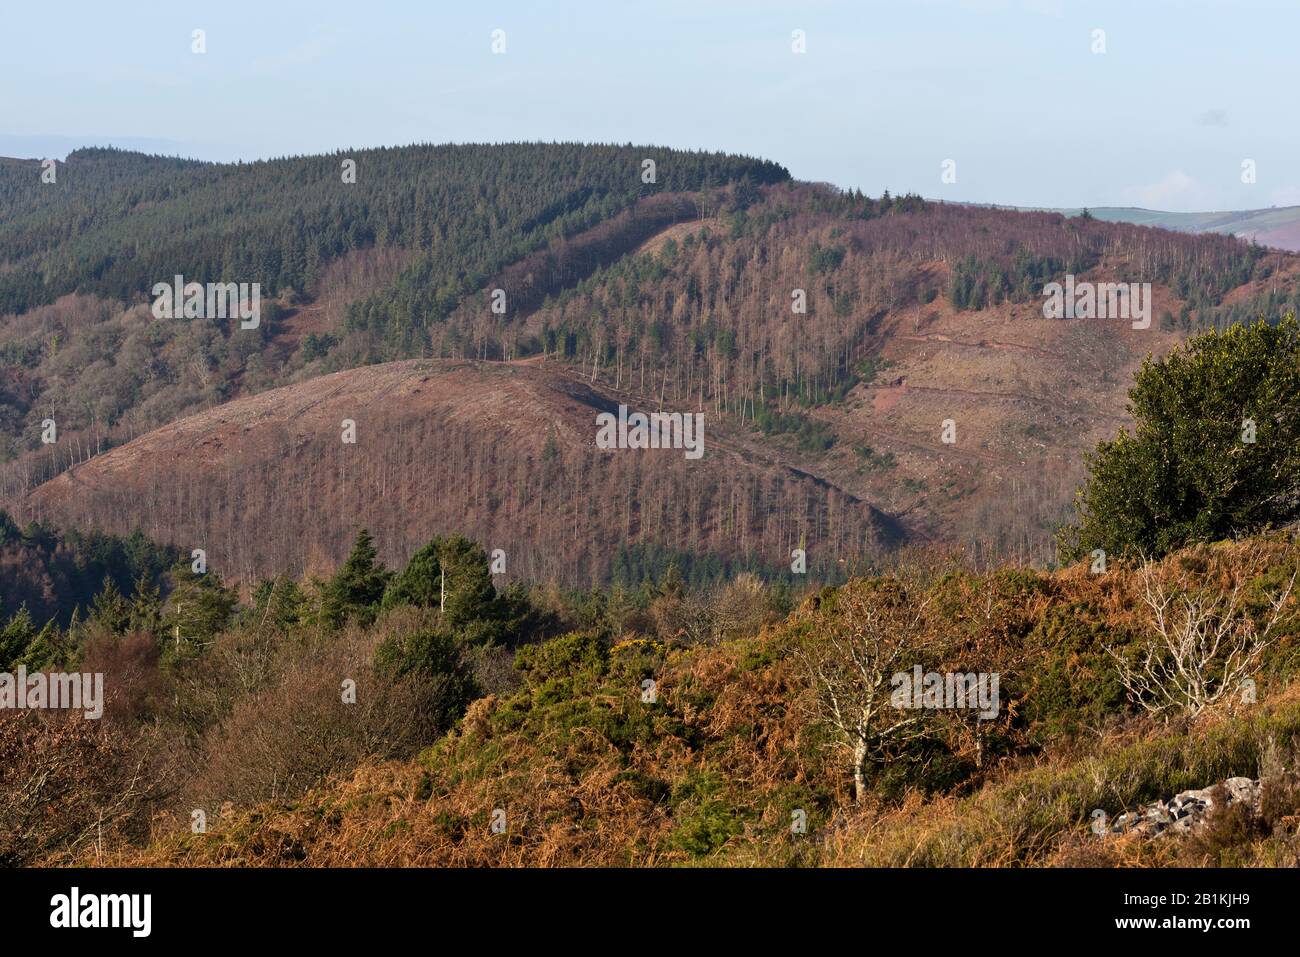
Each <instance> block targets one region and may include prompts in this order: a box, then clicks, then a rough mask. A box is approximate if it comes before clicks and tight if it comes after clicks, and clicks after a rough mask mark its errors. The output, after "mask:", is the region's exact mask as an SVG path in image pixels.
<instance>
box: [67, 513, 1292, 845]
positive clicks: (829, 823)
mask: <svg viewBox="0 0 1300 957" xmlns="http://www.w3.org/2000/svg"><path fill="white" fill-rule="evenodd" d="M1298 559H1300V548H1298V547H1297V546H1296V545H1295V544H1293V543H1292V542H1291V541H1290V540H1289V539H1288V538H1287V537H1285V536H1281V535H1278V536H1271V537H1267V538H1256V539H1252V540H1250V541H1247V542H1242V543H1234V544H1228V543H1225V544H1220V545H1215V546H1198V547H1196V548H1191V549H1186V550H1183V551H1180V552H1177V553H1175V554H1173V555H1171V556H1170V557H1169V558H1167V559H1165V560H1164V561H1163V562H1162V563H1160V565H1158V566H1156V572H1155V574H1156V578H1157V580H1159V581H1162V582H1165V583H1166V584H1167V585H1168V586H1169V587H1170V588H1171V589H1176V590H1177V592H1178V594H1180V595H1185V596H1191V597H1195V596H1202V597H1203V596H1205V595H1215V594H1217V595H1225V594H1229V593H1231V589H1232V587H1233V585H1234V584H1236V585H1239V586H1240V588H1239V596H1240V600H1239V604H1238V605H1237V606H1236V608H1237V612H1238V613H1239V615H1240V616H1241V618H1242V620H1243V621H1256V620H1258V619H1260V618H1261V617H1262V616H1264V615H1265V614H1266V613H1267V610H1268V602H1269V600H1270V598H1271V597H1272V596H1275V595H1277V594H1279V593H1280V590H1281V588H1282V587H1283V586H1284V585H1285V583H1286V582H1287V581H1288V580H1289V578H1290V576H1291V575H1292V574H1293V573H1294V571H1295V568H1296V566H1297V560H1298ZM1143 587H1144V579H1143V576H1142V575H1141V574H1140V572H1139V571H1138V570H1137V569H1135V568H1134V567H1121V566H1119V565H1116V564H1115V563H1112V566H1111V568H1110V570H1108V571H1107V572H1106V573H1104V574H1100V575H1093V574H1090V573H1089V571H1088V569H1087V568H1086V567H1075V568H1071V569H1067V570H1065V571H1062V572H1057V573H1052V574H1048V573H1039V572H1031V571H1024V570H1018V569H1003V570H1000V571H996V572H992V573H989V574H985V575H976V574H970V573H966V572H953V571H949V572H946V573H943V574H940V575H935V574H932V573H922V572H921V571H911V572H900V573H899V574H897V575H895V576H892V577H890V578H888V579H871V580H855V581H853V582H851V583H849V584H848V585H846V586H844V587H843V588H840V589H826V590H824V591H823V592H821V593H819V594H817V595H814V596H812V597H810V598H809V599H807V600H806V601H805V602H804V603H803V604H802V606H801V607H800V608H799V609H798V610H797V611H795V612H794V613H793V614H792V615H791V616H790V617H789V618H788V619H786V620H785V621H783V622H781V623H780V624H779V625H775V626H769V627H767V628H765V629H763V630H762V632H761V633H760V634H757V635H750V636H742V637H736V638H727V639H724V640H721V641H719V642H717V643H697V644H685V643H683V642H682V641H680V640H674V639H669V640H658V639H645V638H631V639H628V640H623V641H619V642H615V643H612V644H611V643H610V642H607V641H602V640H601V639H600V638H599V637H598V636H597V635H595V634H594V633H590V632H571V633H569V634H566V635H564V636H562V637H560V638H557V639H554V640H552V641H550V642H548V643H545V644H540V645H530V646H525V647H523V648H521V649H520V650H519V652H518V653H517V656H516V669H517V671H518V673H519V677H520V679H521V684H520V685H519V686H518V688H517V690H514V691H504V690H503V691H502V693H501V694H499V695H489V696H487V697H482V698H479V699H478V700H477V701H475V702H473V703H472V704H471V705H470V706H469V709H468V711H467V712H466V714H465V715H464V717H463V718H462V719H461V720H460V721H459V722H458V723H457V725H456V726H455V728H454V729H453V730H452V731H451V732H449V733H448V734H447V735H445V736H444V737H442V738H441V739H440V740H439V741H438V742H437V743H436V744H434V745H433V746H432V747H430V748H427V749H426V750H424V751H423V752H422V753H421V754H420V755H419V756H418V758H416V759H414V760H409V761H407V760H402V761H390V762H385V763H379V764H373V763H371V764H366V765H364V766H362V767H360V768H357V769H356V770H355V771H354V772H352V773H348V774H345V775H342V776H341V777H338V778H335V779H334V780H332V781H331V783H329V784H327V785H325V786H322V787H318V788H315V789H313V790H311V791H310V792H308V793H307V794H306V796H305V797H303V798H301V799H300V800H296V801H292V802H272V803H265V802H264V803H260V804H256V805H253V806H243V807H235V806H230V807H227V808H226V809H225V811H224V812H222V813H220V814H213V815H211V816H210V818H209V826H208V830H207V833H203V834H194V833H190V822H189V820H187V819H181V817H180V815H179V814H178V813H175V812H174V813H172V814H171V815H170V816H166V817H160V818H159V819H157V820H155V822H154V828H153V836H152V838H151V839H150V840H149V841H148V842H147V843H146V844H145V845H143V846H128V845H122V846H118V847H116V848H110V849H108V850H107V851H104V852H96V851H91V850H87V851H85V852H83V854H82V855H81V859H82V860H83V862H85V863H105V864H126V865H176V864H182V865H237V866H239V865H246V866H286V865H309V866H358V865H369V866H374V865H424V866H441V865H469V866H499V865H535V866H555V865H559V866H580V865H607V866H611V865H612V866H622V865H637V866H641V865H649V866H669V865H683V864H695V865H699V864H704V865H722V866H739V865H754V864H759V865H780V866H786V865H831V866H854V865H864V864H865V865H870V866H907V865H913V866H970V865H973V866H1019V865H1065V866H1070V865H1084V864H1103V865H1123V864H1139V863H1140V864H1152V865H1164V864H1171V865H1172V864H1192V865H1197V864H1224V865H1255V864H1258V865H1294V864H1296V863H1297V862H1298V860H1300V837H1297V821H1298V820H1300V818H1298V817H1297V815H1298V814H1300V802H1298V801H1297V799H1296V795H1297V793H1298V791H1297V788H1296V780H1295V777H1294V772H1295V771H1296V756H1297V754H1300V692H1297V691H1296V689H1295V688H1293V687H1292V678H1293V675H1294V674H1295V671H1296V665H1297V640H1298V639H1300V627H1298V626H1297V624H1296V622H1295V620H1294V618H1293V617H1292V616H1291V615H1290V610H1291V606H1292V605H1294V603H1295V600H1296V599H1295V597H1294V596H1291V597H1289V598H1288V599H1287V602H1286V608H1285V611H1286V612H1287V614H1286V616H1285V617H1284V619H1283V620H1282V621H1281V623H1280V624H1279V626H1278V627H1277V628H1276V629H1275V630H1274V632H1273V633H1272V637H1271V641H1270V642H1269V644H1268V647H1267V649H1266V650H1265V652H1264V653H1263V654H1262V655H1261V656H1260V658H1259V660H1258V663H1257V664H1256V666H1255V668H1254V670H1253V672H1252V675H1253V678H1252V680H1253V681H1254V682H1255V686H1254V697H1255V700H1254V701H1253V702H1252V701H1249V700H1246V699H1248V698H1249V697H1250V696H1249V695H1247V694H1244V693H1238V691H1237V689H1235V688H1234V689H1231V693H1228V694H1225V695H1223V696H1222V697H1221V699H1220V700H1219V702H1218V704H1217V705H1216V706H1215V707H1213V708H1211V709H1208V710H1207V711H1205V712H1204V713H1202V714H1201V715H1200V716H1199V717H1197V718H1196V719H1195V720H1192V719H1189V718H1187V717H1181V716H1179V715H1178V714H1176V713H1169V712H1165V713H1161V714H1148V713H1146V712H1145V711H1144V710H1143V709H1141V708H1140V707H1138V705H1137V704H1136V703H1135V702H1133V701H1132V700H1130V698H1131V696H1130V695H1129V694H1128V693H1127V692H1126V690H1125V688H1124V686H1123V683H1122V682H1121V680H1120V677H1119V674H1118V666H1117V662H1118V661H1120V660H1128V659H1132V658H1134V656H1135V655H1136V654H1137V652H1138V651H1139V650H1140V649H1141V648H1142V647H1144V643H1145V642H1147V641H1148V640H1149V638H1150V633H1151V622H1150V620H1149V615H1148V614H1147V612H1148V609H1147V608H1146V606H1145V605H1144V602H1143V592H1142V589H1143ZM886 593H888V599H887V600H889V601H894V602H901V603H903V604H904V605H906V607H909V608H923V609H924V614H923V615H920V616H919V617H918V619H917V621H918V623H917V625H916V630H915V633H912V634H909V635H908V636H907V639H908V641H909V642H910V643H911V648H912V658H913V659H914V661H915V663H916V664H920V665H922V666H923V667H924V668H925V669H927V670H938V671H945V670H957V669H960V670H965V671H980V672H996V673H998V674H999V676H1000V708H999V713H998V715H997V717H996V718H994V719H992V720H989V721H984V722H974V721H970V720H966V717H965V716H960V715H953V714H939V715H926V716H925V720H924V721H922V722H920V731H919V732H918V733H917V734H916V735H915V736H912V737H909V738H907V739H906V740H905V741H902V742H899V743H896V744H891V743H890V742H889V741H884V742H881V743H880V744H879V746H878V747H873V751H872V755H873V756H872V758H871V759H870V760H869V761H868V762H867V763H866V766H865V768H864V775H865V781H866V785H867V790H866V793H865V794H864V796H863V799H862V800H860V801H854V799H853V789H852V774H851V767H852V761H851V754H850V753H849V752H850V751H851V748H849V746H848V742H846V741H844V740H843V739H841V738H838V737H837V736H836V732H835V729H834V727H833V726H832V725H831V724H830V723H828V722H827V721H826V720H825V716H826V713H825V709H824V708H822V707H821V705H820V700H821V699H820V698H819V694H818V688H817V684H816V682H815V681H814V680H813V678H812V677H811V676H810V673H809V671H808V669H807V662H808V661H809V660H813V657H814V656H813V655H812V654H811V653H814V652H816V650H817V649H819V648H825V647H826V645H827V643H828V642H831V641H833V640H835V639H837V638H843V637H845V636H846V635H852V634H855V633H858V632H861V631H862V629H863V628H864V627H866V626H865V624H864V623H866V622H868V621H869V616H870V615H872V614H875V613H876V611H877V610H878V609H879V608H880V607H881V602H882V601H885V600H886V597H885V596H886ZM1112 652H1113V654H1112ZM647 681H652V682H653V684H648V683H647ZM648 699H653V700H648ZM1235 775H1246V776H1250V777H1262V778H1264V779H1265V781H1266V784H1267V785H1269V787H1270V793H1271V794H1272V795H1273V797H1272V799H1271V800H1268V801H1266V802H1265V807H1264V808H1263V810H1262V812H1261V814H1259V815H1256V816H1254V817H1252V818H1250V819H1244V818H1243V819H1237V817H1233V818H1231V819H1229V817H1228V816H1223V817H1222V818H1221V819H1218V820H1215V819H1212V820H1211V823H1210V825H1209V826H1208V827H1207V828H1206V829H1204V831H1203V832H1202V833H1200V834H1197V835H1195V836H1194V837H1192V838H1189V839H1177V838H1161V839H1158V840H1144V839H1140V838H1136V837H1118V836H1114V837H1106V838H1102V837H1098V836H1096V835H1094V834H1093V833H1092V831H1091V829H1090V826H1089V825H1090V820H1091V818H1092V815H1093V813H1094V812H1095V811H1096V810H1098V809H1100V810H1102V811H1104V812H1105V813H1106V814H1107V815H1109V816H1111V817H1114V816H1115V815H1117V814H1119V813H1121V812H1122V811H1124V810H1126V809H1131V808H1134V807H1136V806H1139V805H1141V804H1143V803H1144V802H1149V801H1152V800H1155V799H1158V798H1161V797H1164V796H1168V795H1169V794H1172V793H1174V792H1177V791H1180V790H1183V789H1187V788H1192V787H1198V788H1199V787H1206V786H1209V785H1211V784H1214V783H1215V782H1217V781H1220V780H1222V779H1224V778H1227V777H1231V776H1235ZM1238 817H1239V816H1238ZM800 819H802V820H804V821H806V828H805V829H804V832H803V833H799V832H798V830H799V829H798V828H797V827H792V825H793V824H796V823H797V822H798V821H799V820H800ZM494 824H495V827H494ZM498 832H499V833H498Z"/></svg>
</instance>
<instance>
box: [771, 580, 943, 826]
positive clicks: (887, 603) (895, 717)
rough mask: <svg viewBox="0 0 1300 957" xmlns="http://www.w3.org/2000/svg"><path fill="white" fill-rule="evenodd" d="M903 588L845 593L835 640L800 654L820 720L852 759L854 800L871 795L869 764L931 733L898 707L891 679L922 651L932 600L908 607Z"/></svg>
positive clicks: (816, 639) (816, 641)
mask: <svg viewBox="0 0 1300 957" xmlns="http://www.w3.org/2000/svg"><path fill="white" fill-rule="evenodd" d="M907 599H908V596H906V595H905V594H904V593H903V590H902V589H901V588H896V587H889V586H887V587H882V588H880V589H876V590H873V591H871V592H864V591H863V590H859V589H843V590H841V592H840V602H841V606H840V608H839V611H840V614H837V616H836V618H835V621H834V622H833V623H831V627H832V628H834V629H835V633H834V634H831V635H829V636H825V637H822V636H819V635H814V636H813V640H811V641H810V642H809V643H808V646H807V647H806V648H805V649H803V650H801V651H798V652H796V655H797V657H798V658H799V660H800V662H801V663H802V664H803V667H804V669H805V671H806V672H807V674H808V677H809V679H810V680H811V682H812V684H813V687H814V689H815V690H816V692H817V697H816V699H815V704H814V706H813V711H812V717H813V718H814V719H815V720H818V721H820V722H822V723H824V724H825V725H827V726H829V727H830V728H831V729H833V731H834V732H835V737H836V746H837V747H840V748H843V749H844V750H845V751H846V752H847V753H848V754H849V766H850V771H851V773H852V775H853V799H854V800H855V801H861V800H862V798H863V796H864V795H865V793H866V770H867V766H868V764H869V763H871V762H872V761H876V760H882V759H884V758H886V757H887V756H888V755H889V754H890V752H891V751H892V749H895V748H897V747H899V746H901V745H904V744H906V743H907V742H908V741H911V740H915V739H918V738H921V737H924V736H925V735H926V733H927V729H926V727H925V724H924V723H923V715H922V714H921V713H918V712H912V711H900V710H899V709H898V708H896V707H894V706H893V704H891V702H890V692H891V679H892V677H893V675H894V674H896V673H898V672H900V671H905V670H907V669H908V668H910V667H911V666H912V665H913V664H914V662H915V658H916V653H917V649H918V648H919V647H920V638H921V636H922V633H923V631H924V627H923V626H924V623H925V615H926V609H927V607H928V605H929V603H930V600H929V598H926V599H923V600H920V601H917V602H915V603H909V602H908V600H907Z"/></svg>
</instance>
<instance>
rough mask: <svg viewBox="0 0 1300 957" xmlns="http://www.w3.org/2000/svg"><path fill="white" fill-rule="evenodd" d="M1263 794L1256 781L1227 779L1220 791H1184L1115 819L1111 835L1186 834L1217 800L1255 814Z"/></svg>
mask: <svg viewBox="0 0 1300 957" xmlns="http://www.w3.org/2000/svg"><path fill="white" fill-rule="evenodd" d="M1216 792H1218V793H1217V794H1216ZM1262 794H1263V787H1262V786H1261V784H1260V782H1259V781H1257V780H1252V779H1251V778H1228V779H1227V780H1226V781H1224V782H1223V785H1222V791H1219V788H1218V786H1212V787H1208V788H1201V789H1200V790H1198V791H1183V792H1181V793H1179V794H1176V795H1174V796H1173V797H1172V798H1170V799H1169V800H1168V801H1156V802H1155V803H1154V804H1148V805H1146V806H1145V807H1142V808H1139V809H1138V810H1136V811H1127V812H1125V813H1124V814H1121V815H1120V816H1119V817H1117V818H1115V820H1114V822H1113V823H1112V824H1111V826H1110V831H1111V833H1112V834H1134V833H1135V834H1141V835H1145V836H1147V837H1155V836H1157V835H1161V834H1189V833H1191V832H1192V831H1193V830H1195V829H1196V828H1198V827H1200V826H1201V824H1203V823H1204V822H1205V820H1206V819H1207V818H1208V816H1209V814H1210V812H1211V811H1213V810H1215V809H1216V805H1217V800H1218V798H1219V796H1221V797H1222V800H1223V802H1224V804H1225V805H1227V806H1230V805H1238V804H1241V805H1245V806H1247V807H1249V808H1250V809H1251V811H1253V812H1254V813H1256V814H1258V813H1259V805H1260V798H1261V796H1262Z"/></svg>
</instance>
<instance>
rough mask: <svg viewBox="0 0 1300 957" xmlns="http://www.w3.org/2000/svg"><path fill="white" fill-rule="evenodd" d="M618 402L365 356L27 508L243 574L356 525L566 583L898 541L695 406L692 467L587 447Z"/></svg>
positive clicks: (833, 558) (391, 541) (878, 517)
mask: <svg viewBox="0 0 1300 957" xmlns="http://www.w3.org/2000/svg"><path fill="white" fill-rule="evenodd" d="M616 406H617V400H616V399H613V398H611V397H609V395H608V394H606V393H603V392H601V391H598V390H597V389H593V388H591V387H589V386H588V385H586V384H584V383H582V382H580V381H577V380H576V379H575V378H574V377H572V375H571V374H566V372H565V371H563V370H562V369H560V368H558V367H556V366H554V365H553V364H547V363H543V362H541V361H538V360H534V361H530V362H518V363H475V362H468V361H461V360H408V361H403V362H394V363H388V364H384V365H377V366H367V367H363V368H359V369H353V370H349V371H345V372H339V373H334V374H332V375H328V376H323V377H321V378H317V379H312V380H309V381H307V382H303V383H300V384H298V385H294V386H288V387H285V388H280V389H275V390H272V391H269V392H265V393H262V394H260V395H256V396H251V397H248V398H243V399H239V400H236V401H234V402H230V403H226V404H224V405H221V406H218V407H216V408H214V409H211V410H209V411H206V412H202V413H199V414H197V415H192V416H189V417H187V418H184V419H181V420H179V421H177V422H175V423H172V424H170V425H167V426H164V427H162V428H159V429H156V430H154V431H152V432H149V433H147V434H145V435H142V436H140V437H139V438H137V439H135V440H134V441H132V442H129V443H127V444H126V445H123V446H121V447H119V448H116V449H113V450H112V451H109V452H106V453H104V454H102V455H99V456H96V457H94V458H92V459H90V460H89V461H87V462H85V463H83V464H82V465H80V466H78V467H76V468H73V469H71V470H69V471H67V472H65V473H63V474H61V475H59V476H58V477H56V478H55V479H53V480H51V481H49V482H46V483H44V484H43V485H41V486H39V487H37V488H36V489H35V490H34V491H32V492H31V493H30V494H29V495H28V496H27V498H26V500H25V503H24V504H25V506H26V509H25V510H26V511H27V512H28V515H29V517H31V518H35V519H38V520H41V521H44V522H50V523H53V524H58V525H76V526H80V527H89V528H100V529H103V530H106V531H108V530H111V531H121V532H126V531H131V530H134V529H136V528H140V529H141V530H142V531H143V532H144V533H145V534H147V535H149V536H151V537H153V538H156V539H158V540H160V541H164V542H172V543H175V544H177V545H180V546H181V547H183V548H186V549H190V548H203V549H205V550H206V552H207V554H208V560H209V565H210V567H211V568H213V569H215V570H218V571H220V572H221V573H222V574H223V576H225V577H227V578H232V579H239V580H241V581H244V582H251V581H254V580H256V579H257V578H259V577H262V576H267V575H272V574H276V573H289V574H297V573H304V572H305V573H309V574H311V573H325V572H328V571H330V570H331V569H332V568H333V567H334V566H335V565H336V564H337V562H338V561H340V560H341V558H342V557H343V555H344V554H345V553H346V550H347V548H348V546H349V544H350V542H351V539H352V537H353V535H354V533H355V530H356V528H357V527H358V526H365V527H367V528H369V529H370V530H371V531H372V532H374V534H375V536H376V538H377V540H378V541H379V542H380V543H382V545H383V547H384V549H385V552H386V555H385V557H386V558H387V559H388V560H389V561H390V562H397V561H402V560H404V559H405V558H406V557H407V556H409V555H410V553H411V552H412V551H413V550H414V549H415V548H417V547H418V546H419V545H421V544H423V543H424V542H425V541H427V540H428V539H429V538H430V537H431V536H432V535H434V534H439V533H447V532H452V531H459V532H463V533H465V534H468V535H470V536H472V537H475V538H477V539H478V540H479V541H481V542H482V543H483V544H484V545H485V546H487V547H488V548H489V549H494V548H501V549H504V550H505V552H506V556H507V575H508V577H511V578H516V577H527V578H554V579H557V580H560V581H567V582H571V583H575V584H578V583H589V582H592V581H595V580H597V579H599V578H601V577H603V576H604V574H605V573H606V571H607V569H608V567H609V562H610V560H611V558H612V557H613V556H614V555H615V554H616V553H617V551H618V549H619V548H620V547H623V546H635V545H637V544H640V543H653V544H655V545H657V546H660V547H663V548H669V549H674V550H678V551H689V552H692V553H714V554H717V555H719V556H723V557H731V558H735V557H741V556H748V557H752V558H754V559H755V560H757V561H758V562H760V563H763V564H766V565H769V566H779V565H782V564H785V563H788V562H789V560H790V559H789V555H790V550H791V549H792V548H795V547H797V546H799V545H800V544H801V543H804V544H805V545H806V547H807V548H808V550H809V555H810V563H812V564H814V565H815V563H816V562H817V561H818V559H819V558H820V559H821V560H822V561H825V562H827V563H836V562H838V561H839V560H841V559H854V558H860V559H870V558H871V557H873V556H875V555H878V554H879V553H880V551H881V550H882V549H883V548H885V547H887V546H888V544H889V542H890V541H892V540H893V539H894V538H895V537H896V535H897V531H896V529H895V527H894V525H893V523H892V522H890V521H889V520H888V519H886V518H885V516H883V515H882V514H881V513H880V512H878V511H877V510H876V509H874V508H873V507H871V506H870V505H868V504H866V503H865V502H863V501H861V500H859V499H857V498H855V497H853V496H851V495H848V494H845V493H843V492H842V491H841V490H839V489H838V488H836V487H834V486H833V485H830V484H827V483H826V482H824V481H821V480H820V479H817V478H816V477H814V476H811V475H807V474H805V473H802V472H799V471H796V470H793V469H790V468H787V467H785V466H783V465H781V464H779V463H776V462H772V461H770V460H767V459H765V458H764V457H763V456H761V455H756V454H754V453H752V452H751V451H748V450H747V443H746V442H745V440H744V437H739V438H735V437H731V436H728V435H727V433H726V430H725V427H723V426H722V425H720V423H719V419H718V418H717V417H716V416H713V415H711V414H707V413H706V417H705V454H704V456H703V458H701V459H699V460H695V461H691V460H687V459H686V458H685V456H684V454H683V452H682V451H681V450H671V449H665V450H644V451H642V450H632V449H625V450H614V451H602V450H598V449H597V448H596V447H595V435H596V422H595V416H596V413H597V412H598V411H603V410H612V409H614V408H616ZM634 408H635V407H634ZM344 420H352V421H354V422H355V423H356V442H355V444H347V443H345V442H344V441H343V422H344Z"/></svg>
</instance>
